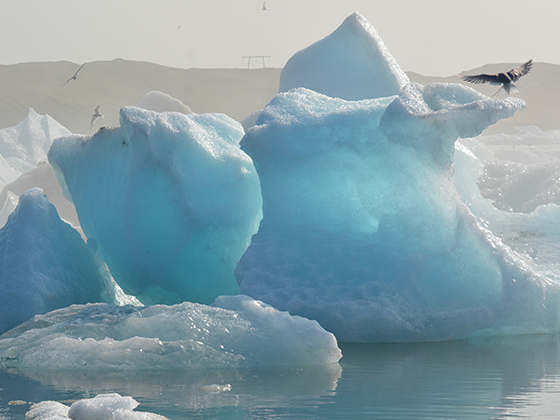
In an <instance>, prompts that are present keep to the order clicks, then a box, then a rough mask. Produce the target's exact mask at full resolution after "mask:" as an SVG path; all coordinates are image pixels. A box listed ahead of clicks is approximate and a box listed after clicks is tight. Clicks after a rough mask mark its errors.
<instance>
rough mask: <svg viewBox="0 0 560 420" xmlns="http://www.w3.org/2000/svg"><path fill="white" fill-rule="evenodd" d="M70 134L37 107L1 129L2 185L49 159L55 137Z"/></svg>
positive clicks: (0, 179) (0, 175) (0, 173)
mask: <svg viewBox="0 0 560 420" xmlns="http://www.w3.org/2000/svg"><path fill="white" fill-rule="evenodd" d="M69 134H70V131H68V130H67V129H66V128H65V127H64V126H62V125H61V124H59V123H58V122H57V121H55V120H54V119H53V118H51V117H50V116H49V115H39V114H37V113H36V112H35V110H34V109H33V108H29V112H28V114H27V117H26V118H25V119H24V120H23V121H21V122H20V123H19V124H17V125H16V126H14V127H9V128H3V129H0V187H3V186H4V185H6V184H8V183H10V182H12V181H15V180H16V179H17V178H18V177H19V176H20V175H21V174H23V173H25V172H27V171H30V170H31V169H33V168H35V167H36V166H37V165H38V164H39V163H40V162H41V161H43V162H44V161H46V160H47V153H48V151H49V148H50V147H51V144H52V142H53V140H54V139H55V138H57V137H60V136H67V135H69Z"/></svg>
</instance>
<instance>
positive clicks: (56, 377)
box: [0, 335, 560, 420]
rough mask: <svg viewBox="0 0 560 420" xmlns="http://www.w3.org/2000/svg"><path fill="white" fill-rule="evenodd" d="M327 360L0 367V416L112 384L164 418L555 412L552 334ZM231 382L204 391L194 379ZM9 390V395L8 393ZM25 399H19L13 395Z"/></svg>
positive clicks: (359, 347)
mask: <svg viewBox="0 0 560 420" xmlns="http://www.w3.org/2000/svg"><path fill="white" fill-rule="evenodd" d="M341 348H342V350H343V353H344V357H343V359H342V360H341V362H340V363H339V364H337V365H332V366H328V367H324V366H323V367H314V368H309V367H306V368H293V369H252V370H206V371H190V372H183V373H161V372H153V373H144V374H122V373H119V374H115V373H109V374H101V373H94V374H92V373H90V372H88V373H85V372H72V373H68V372H67V373H64V372H54V373H53V372H45V371H42V372H38V371H35V372H24V373H21V372H15V371H9V372H7V371H0V388H2V390H1V391H0V398H1V399H0V419H10V420H11V419H23V418H24V417H25V412H26V411H27V410H28V409H29V406H30V404H29V403H30V402H38V401H43V400H47V399H54V400H58V401H61V402H64V403H67V404H70V403H71V402H72V401H74V400H77V399H82V398H91V397H93V396H95V395H96V394H99V393H105V392H118V393H120V394H121V395H130V396H132V397H134V398H135V399H136V400H137V401H139V402H140V406H139V407H138V409H137V411H151V412H154V413H158V414H162V415H165V416H167V417H168V418H170V419H190V418H194V419H512V418H515V419H517V418H520V419H542V418H547V419H548V418H555V417H559V416H560V398H559V397H560V395H558V394H559V392H560V351H559V349H560V337H559V336H553V335H535V336H519V337H506V338H500V339H496V338H494V339H487V338H485V339H479V340H476V341H457V342H446V343H423V344H385V345H382V344H377V345H364V344H341ZM210 384H231V391H226V392H222V393H209V392H204V391H203V390H201V389H200V387H201V386H203V385H210ZM18 400H19V402H18ZM23 401H25V404H24V403H23Z"/></svg>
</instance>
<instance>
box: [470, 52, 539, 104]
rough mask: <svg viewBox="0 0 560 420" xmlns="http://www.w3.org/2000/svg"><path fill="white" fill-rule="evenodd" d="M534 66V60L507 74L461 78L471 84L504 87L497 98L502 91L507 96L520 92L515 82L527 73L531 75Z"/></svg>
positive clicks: (499, 90)
mask: <svg viewBox="0 0 560 420" xmlns="http://www.w3.org/2000/svg"><path fill="white" fill-rule="evenodd" d="M532 65H533V60H529V61H527V62H526V63H525V64H522V65H521V66H519V67H516V68H514V69H511V70H510V71H508V72H507V73H498V74H477V75H475V76H461V78H462V79H463V80H464V81H466V82H471V83H490V84H491V85H502V87H501V88H500V89H498V92H496V93H495V94H494V95H493V96H496V95H497V94H498V93H500V92H502V90H503V91H504V92H505V93H506V94H507V95H509V93H510V92H512V91H513V92H518V91H519V90H520V88H519V87H517V86H515V85H514V84H513V82H515V81H516V80H518V79H519V78H520V77H521V76H525V75H526V74H527V73H529V70H531V66H532Z"/></svg>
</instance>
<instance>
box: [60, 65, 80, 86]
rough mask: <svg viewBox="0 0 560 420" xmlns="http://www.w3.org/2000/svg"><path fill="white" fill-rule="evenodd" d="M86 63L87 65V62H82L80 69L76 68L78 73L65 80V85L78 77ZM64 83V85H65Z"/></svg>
mask: <svg viewBox="0 0 560 420" xmlns="http://www.w3.org/2000/svg"><path fill="white" fill-rule="evenodd" d="M85 65H86V63H84V64H82V65H81V66H80V68H79V69H78V70H76V73H74V76H72V77H71V78H70V79H68V80H67V81H66V82H64V85H65V84H66V83H68V82H69V81H70V80H76V77H78V73H79V72H80V70H81V69H82V67H84V66H85ZM64 85H62V86H64ZM62 86H61V87H62Z"/></svg>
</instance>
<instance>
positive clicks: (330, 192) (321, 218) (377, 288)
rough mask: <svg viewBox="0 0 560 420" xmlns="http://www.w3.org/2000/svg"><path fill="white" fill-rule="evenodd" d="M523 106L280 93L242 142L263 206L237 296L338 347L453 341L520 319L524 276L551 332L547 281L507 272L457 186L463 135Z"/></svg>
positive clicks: (437, 87) (440, 90)
mask: <svg viewBox="0 0 560 420" xmlns="http://www.w3.org/2000/svg"><path fill="white" fill-rule="evenodd" d="M524 107H525V103H524V102H523V101H521V100H519V99H513V98H509V99H507V100H504V101H498V100H494V99H491V98H488V97H485V96H483V95H481V94H479V93H478V92H476V91H474V90H473V89H471V88H469V87H466V86H461V85H453V84H433V85H428V86H425V87H424V86H421V85H418V84H409V85H407V86H405V87H404V88H403V89H402V91H401V93H400V94H399V95H398V96H396V97H387V98H380V99H370V100H363V101H355V102H351V101H344V100H342V99H337V98H330V97H327V96H324V95H321V94H318V93H316V92H312V91H310V90H306V89H293V90H291V91H290V92H287V93H281V94H278V95H277V96H276V97H275V98H274V99H273V100H272V101H271V103H270V104H269V105H268V106H267V107H266V108H265V109H264V111H263V113H262V114H261V115H260V117H259V119H258V121H257V125H256V126H255V127H253V128H251V129H249V130H248V131H247V134H246V135H245V137H244V139H243V140H242V142H241V145H242V149H243V150H245V151H246V152H247V153H248V154H249V156H251V157H252V158H253V160H254V161H255V165H256V167H257V168H258V172H259V177H260V180H261V186H262V194H263V203H264V204H263V208H264V214H263V220H262V222H261V225H260V229H259V232H258V233H257V234H256V235H255V236H254V237H253V241H252V244H251V246H250V247H249V249H248V250H247V252H246V253H245V254H244V256H243V258H242V259H241V261H240V263H239V264H238V267H237V271H236V275H237V278H238V281H239V283H240V286H241V290H242V293H244V294H247V295H250V296H253V297H255V298H257V299H260V300H262V301H264V302H267V303H269V304H271V305H273V306H274V307H277V308H280V309H281V310H288V311H290V313H292V314H299V315H302V316H305V317H307V318H311V319H316V320H318V321H319V322H320V324H321V325H322V326H323V327H325V329H327V330H328V331H331V332H333V333H335V335H336V336H337V338H338V339H339V340H340V341H413V340H445V339H457V338H462V337H466V336H468V335H469V334H471V333H472V332H474V331H477V330H478V329H482V328H486V327H487V326H488V325H492V324H499V323H501V322H503V323H510V322H511V323H514V324H515V323H516V322H524V321H519V319H515V320H514V319H513V318H514V317H510V318H507V317H506V319H503V318H500V311H501V310H503V307H501V306H500V305H501V304H502V303H504V304H505V305H506V306H507V305H510V304H511V303H509V299H511V296H510V294H515V292H512V290H511V289H510V286H511V284H513V283H515V281H512V276H515V277H516V279H517V283H516V284H517V286H516V287H519V289H518V290H521V289H523V288H524V287H527V288H529V289H530V288H531V286H528V284H534V285H535V289H533V292H534V293H535V296H534V299H530V300H531V303H530V305H525V304H524V310H525V309H526V311H525V312H524V314H525V315H527V313H529V312H531V310H530V309H528V306H532V307H533V308H534V309H535V311H536V312H538V313H539V316H534V317H533V316H532V320H533V321H535V324H533V326H538V328H540V327H541V326H543V325H546V328H556V325H555V324H554V323H551V322H549V321H548V320H547V316H548V315H546V313H547V311H549V310H552V309H553V308H552V307H550V308H548V309H546V310H543V311H542V312H539V311H541V309H542V307H541V306H540V305H541V304H542V301H541V300H540V299H539V298H538V296H539V295H540V293H542V290H543V289H542V287H543V285H544V283H542V282H541V281H538V280H535V279H534V278H533V277H531V274H530V273H527V272H526V271H524V269H523V268H519V267H517V268H515V267H512V266H511V265H510V262H505V260H506V259H507V258H506V257H505V255H506V254H507V252H506V251H504V250H503V249H499V245H498V244H497V243H495V242H493V240H492V239H490V240H489V239H488V237H487V236H486V233H485V232H483V231H481V230H480V229H479V228H478V226H477V223H476V220H475V219H474V218H473V217H472V215H471V214H470V212H469V211H468V209H467V208H466V206H465V205H464V204H463V202H462V201H461V199H460V197H459V194H458V193H457V191H456V189H455V186H454V182H453V177H452V170H453V167H452V165H453V153H454V141H455V140H456V139H457V138H458V137H459V136H474V135H477V134H479V133H480V132H482V130H483V129H484V128H486V126H487V125H489V124H492V123H494V122H496V121H497V120H498V119H500V118H506V117H509V116H511V115H512V114H513V113H514V112H515V111H516V110H520V109H523V108H524ZM502 252H503V254H501V253H502ZM508 261H509V260H508ZM511 264H515V263H511ZM521 283H523V284H524V286H520V284H521ZM524 293H526V291H525V292H523V293H521V292H519V294H518V295H517V297H518V298H520V299H521V297H522V295H523V294H524ZM539 308H541V309H539ZM521 312H523V311H521V310H520V311H519V312H517V313H516V315H519V314H521ZM502 313H503V312H502ZM498 319H499V321H498ZM537 319H538V321H537ZM540 322H542V323H543V324H541V325H539V323H540Z"/></svg>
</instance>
